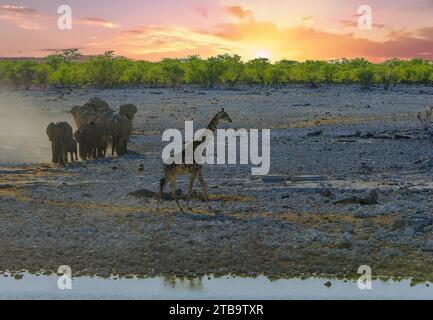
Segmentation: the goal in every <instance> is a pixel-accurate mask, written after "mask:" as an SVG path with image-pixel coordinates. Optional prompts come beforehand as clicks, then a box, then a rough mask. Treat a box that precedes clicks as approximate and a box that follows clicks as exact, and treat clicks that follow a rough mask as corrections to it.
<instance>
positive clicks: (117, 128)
mask: <svg viewBox="0 0 433 320" xmlns="http://www.w3.org/2000/svg"><path fill="white" fill-rule="evenodd" d="M70 112H71V114H72V116H73V117H74V120H75V123H76V125H77V128H78V129H77V130H76V131H75V133H72V132H73V131H72V127H71V126H70V125H69V124H68V123H67V122H57V123H50V124H49V125H48V127H47V135H48V138H49V140H50V142H51V146H52V162H53V163H55V164H60V165H64V164H65V163H68V154H70V155H71V161H72V162H75V161H77V160H78V157H77V153H78V154H79V155H80V158H81V159H82V160H88V159H98V158H103V157H105V156H106V154H107V149H108V146H109V145H111V154H112V155H115V154H117V155H118V156H122V155H124V154H125V153H127V151H128V149H127V144H128V139H129V137H130V135H131V133H132V120H133V119H134V116H135V114H136V113H137V107H136V106H135V105H133V104H126V105H122V106H121V107H120V110H119V113H117V114H116V113H115V112H114V111H113V110H112V109H111V108H110V107H109V105H108V104H107V102H105V101H103V100H101V99H99V98H92V99H90V100H89V102H87V103H86V104H84V105H82V106H75V107H73V108H72V110H71V111H70ZM77 144H78V145H79V152H77V151H78V148H77V147H78V146H77ZM74 155H75V159H74Z"/></svg>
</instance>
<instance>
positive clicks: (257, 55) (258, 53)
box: [254, 50, 271, 59]
mask: <svg viewBox="0 0 433 320" xmlns="http://www.w3.org/2000/svg"><path fill="white" fill-rule="evenodd" d="M254 58H255V59H258V58H265V59H270V58H271V55H270V53H269V51H267V50H259V51H255V52H254Z"/></svg>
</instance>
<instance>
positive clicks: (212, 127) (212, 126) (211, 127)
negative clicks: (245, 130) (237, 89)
mask: <svg viewBox="0 0 433 320" xmlns="http://www.w3.org/2000/svg"><path fill="white" fill-rule="evenodd" d="M219 121H220V119H219V117H218V115H215V116H214V117H213V118H212V120H211V121H210V123H209V125H208V126H207V129H208V130H210V131H212V132H215V130H216V129H217V127H218V123H219Z"/></svg>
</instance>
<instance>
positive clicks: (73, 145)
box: [67, 138, 78, 162]
mask: <svg viewBox="0 0 433 320" xmlns="http://www.w3.org/2000/svg"><path fill="white" fill-rule="evenodd" d="M67 152H68V153H69V154H70V155H71V161H72V162H75V161H78V148H77V141H75V139H73V138H72V139H71V141H69V144H68V150H67ZM74 155H75V159H74Z"/></svg>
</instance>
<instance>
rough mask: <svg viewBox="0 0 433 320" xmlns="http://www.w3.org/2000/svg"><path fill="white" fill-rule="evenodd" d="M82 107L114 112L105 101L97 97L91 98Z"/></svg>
mask: <svg viewBox="0 0 433 320" xmlns="http://www.w3.org/2000/svg"><path fill="white" fill-rule="evenodd" d="M83 107H88V108H91V109H93V110H94V111H95V112H97V113H99V112H114V111H113V110H112V109H111V108H110V106H109V105H108V103H107V102H105V101H104V100H102V99H99V98H91V99H90V100H89V102H87V103H86V104H85V105H84V106H83Z"/></svg>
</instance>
